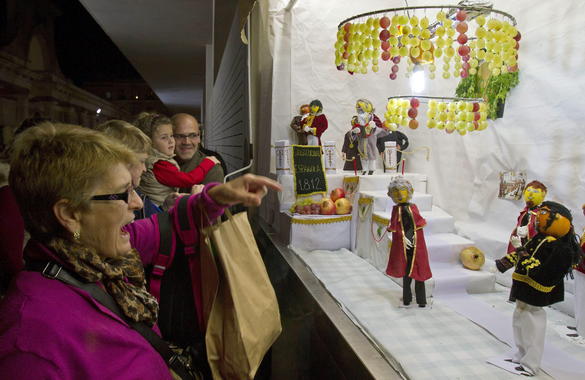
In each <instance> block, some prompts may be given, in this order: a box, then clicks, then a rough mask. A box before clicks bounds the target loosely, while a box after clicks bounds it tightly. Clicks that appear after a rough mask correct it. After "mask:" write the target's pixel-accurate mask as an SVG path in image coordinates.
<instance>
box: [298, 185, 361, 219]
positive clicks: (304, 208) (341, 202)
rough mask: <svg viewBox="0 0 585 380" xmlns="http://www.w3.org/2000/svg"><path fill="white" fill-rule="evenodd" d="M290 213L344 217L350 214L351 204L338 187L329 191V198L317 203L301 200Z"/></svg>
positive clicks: (306, 199) (310, 200) (308, 199)
mask: <svg viewBox="0 0 585 380" xmlns="http://www.w3.org/2000/svg"><path fill="white" fill-rule="evenodd" d="M290 211H291V212H294V213H295V214H301V215H336V214H337V215H345V214H349V213H351V202H350V201H349V199H347V198H345V192H344V191H343V189H342V188H340V187H338V188H337V189H334V190H333V191H331V194H330V196H329V198H323V199H321V201H320V202H319V203H314V202H313V200H312V199H311V198H305V199H301V200H299V201H297V202H296V203H295V204H294V205H293V206H292V207H291V210H290Z"/></svg>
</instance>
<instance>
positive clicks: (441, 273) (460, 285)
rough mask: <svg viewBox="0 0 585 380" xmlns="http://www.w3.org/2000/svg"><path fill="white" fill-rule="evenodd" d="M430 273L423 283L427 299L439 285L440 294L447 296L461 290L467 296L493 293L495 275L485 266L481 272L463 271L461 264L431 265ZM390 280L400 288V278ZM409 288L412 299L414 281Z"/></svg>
mask: <svg viewBox="0 0 585 380" xmlns="http://www.w3.org/2000/svg"><path fill="white" fill-rule="evenodd" d="M431 272H433V277H432V278H430V279H429V280H427V281H425V288H426V293H427V298H428V297H431V296H433V294H434V293H435V288H436V287H437V286H439V284H440V289H441V290H440V291H441V292H442V294H448V293H449V292H450V291H453V292H460V291H462V290H465V291H467V293H469V294H476V293H489V292H493V291H495V284H496V276H495V273H493V272H491V271H490V270H488V269H487V268H486V267H485V266H484V267H483V268H482V270H479V271H474V270H469V269H465V268H464V267H463V266H462V265H461V264H447V263H434V264H433V263H431ZM392 280H393V281H394V282H396V283H397V284H398V285H400V286H402V279H401V278H393V277H392ZM411 286H412V291H413V299H414V281H412V284H411ZM439 295H440V294H439ZM439 295H437V296H439Z"/></svg>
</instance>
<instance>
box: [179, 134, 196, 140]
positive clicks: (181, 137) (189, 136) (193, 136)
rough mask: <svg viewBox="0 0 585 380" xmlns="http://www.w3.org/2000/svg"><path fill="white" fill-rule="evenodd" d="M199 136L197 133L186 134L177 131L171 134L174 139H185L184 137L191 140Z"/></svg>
mask: <svg viewBox="0 0 585 380" xmlns="http://www.w3.org/2000/svg"><path fill="white" fill-rule="evenodd" d="M199 136H201V135H200V134H199V133H189V134H188V135H183V134H180V133H177V134H174V135H173V137H174V138H175V140H185V139H190V140H193V139H196V138H197V137H199Z"/></svg>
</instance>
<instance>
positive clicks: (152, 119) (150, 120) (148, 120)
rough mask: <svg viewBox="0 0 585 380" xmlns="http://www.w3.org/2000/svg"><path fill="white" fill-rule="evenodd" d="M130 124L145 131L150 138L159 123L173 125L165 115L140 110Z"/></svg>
mask: <svg viewBox="0 0 585 380" xmlns="http://www.w3.org/2000/svg"><path fill="white" fill-rule="evenodd" d="M132 124H134V125H135V126H136V127H138V129H140V130H141V131H142V132H144V133H146V135H147V136H148V137H150V138H151V139H152V137H153V136H154V132H156V130H157V128H158V127H160V126H161V125H166V124H170V125H171V126H172V125H173V123H172V122H171V119H169V118H168V117H167V116H165V115H161V114H158V113H150V112H141V113H140V114H139V115H138V117H137V118H136V120H134V122H132Z"/></svg>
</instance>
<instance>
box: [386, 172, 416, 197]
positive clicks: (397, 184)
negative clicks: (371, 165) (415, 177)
mask: <svg viewBox="0 0 585 380" xmlns="http://www.w3.org/2000/svg"><path fill="white" fill-rule="evenodd" d="M395 189H396V190H404V189H406V190H407V191H408V194H410V196H412V193H413V192H414V189H413V188H412V184H411V183H410V181H409V180H407V179H406V178H404V177H403V176H396V177H394V178H392V180H390V183H389V184H388V191H389V192H392V191H393V190H395Z"/></svg>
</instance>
